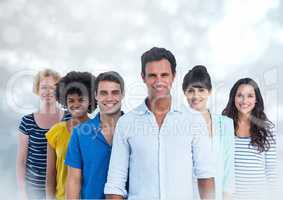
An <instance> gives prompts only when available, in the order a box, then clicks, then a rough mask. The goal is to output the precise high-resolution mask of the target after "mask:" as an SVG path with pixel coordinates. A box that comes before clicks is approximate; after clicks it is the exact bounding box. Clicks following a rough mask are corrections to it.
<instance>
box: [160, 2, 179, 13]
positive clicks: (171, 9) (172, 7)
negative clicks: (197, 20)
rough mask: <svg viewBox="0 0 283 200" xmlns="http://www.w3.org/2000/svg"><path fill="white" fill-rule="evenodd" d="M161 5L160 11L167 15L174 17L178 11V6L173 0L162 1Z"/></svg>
mask: <svg viewBox="0 0 283 200" xmlns="http://www.w3.org/2000/svg"><path fill="white" fill-rule="evenodd" d="M160 3H161V9H162V10H164V11H166V12H167V13H168V14H171V15H175V14H177V11H178V9H179V4H178V3H176V1H175V0H163V1H161V2H160Z"/></svg>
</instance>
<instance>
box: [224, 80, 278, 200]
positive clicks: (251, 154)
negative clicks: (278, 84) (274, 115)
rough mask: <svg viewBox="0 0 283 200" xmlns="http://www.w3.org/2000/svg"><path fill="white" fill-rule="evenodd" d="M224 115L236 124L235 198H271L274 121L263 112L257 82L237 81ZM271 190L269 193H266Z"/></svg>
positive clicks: (274, 177) (273, 169)
mask: <svg viewBox="0 0 283 200" xmlns="http://www.w3.org/2000/svg"><path fill="white" fill-rule="evenodd" d="M223 114H224V115H226V116H228V117H230V118H232V119H233V120H234V127H235V184H236V185H235V186H236V188H235V194H234V195H233V196H234V197H235V199H267V198H269V199H271V197H272V195H274V193H273V192H272V191H274V190H273V189H274V186H275V182H276V181H275V179H276V176H277V175H276V162H277V161H276V142H275V136H274V134H273V132H272V128H273V124H272V123H271V121H269V120H268V118H267V117H266V115H265V113H264V103H263V98H262V96H261V92H260V90H259V87H258V85H257V83H256V82H255V81H254V80H252V79H250V78H243V79H240V80H238V81H237V82H236V83H235V85H234V86H233V87H232V89H231V91H230V96H229V101H228V104H227V106H226V108H225V109H224V111H223ZM269 192H270V193H269Z"/></svg>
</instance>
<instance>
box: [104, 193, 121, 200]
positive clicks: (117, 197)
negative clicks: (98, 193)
mask: <svg viewBox="0 0 283 200" xmlns="http://www.w3.org/2000/svg"><path fill="white" fill-rule="evenodd" d="M106 199H113V200H120V199H124V197H123V196H121V195H116V194H107V195H106Z"/></svg>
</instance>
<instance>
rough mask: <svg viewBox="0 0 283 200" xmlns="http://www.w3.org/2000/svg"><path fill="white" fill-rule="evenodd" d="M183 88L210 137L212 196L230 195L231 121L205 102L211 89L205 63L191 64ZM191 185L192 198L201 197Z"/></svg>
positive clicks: (231, 173)
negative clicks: (213, 192) (212, 156)
mask: <svg viewBox="0 0 283 200" xmlns="http://www.w3.org/2000/svg"><path fill="white" fill-rule="evenodd" d="M183 91H184V94H185V96H186V97H187V101H188V104H189V105H190V107H191V108H192V109H194V110H197V111H199V112H201V114H202V116H203V117H204V119H205V121H206V123H207V128H208V130H209V134H210V139H211V144H212V147H211V150H212V152H213V154H214V156H215V166H214V167H215V171H216V175H215V177H214V182H215V199H217V200H222V199H227V198H229V197H231V195H232V192H233V188H234V159H233V155H234V126H233V121H232V120H231V119H230V118H228V117H226V116H223V115H219V114H215V113H211V112H210V110H209V109H208V106H207V102H208V99H209V96H210V95H211V92H212V83H211V79H210V75H209V73H208V72H207V70H206V67H205V66H202V65H197V66H194V67H193V68H192V69H191V70H189V72H188V73H187V74H186V75H185V77H184V80H183ZM207 148H210V147H207ZM196 185H197V183H195V184H194V199H200V197H199V195H198V190H197V187H196Z"/></svg>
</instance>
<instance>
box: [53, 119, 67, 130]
mask: <svg viewBox="0 0 283 200" xmlns="http://www.w3.org/2000/svg"><path fill="white" fill-rule="evenodd" d="M66 127H67V122H66V121H63V122H58V123H56V124H54V125H53V126H52V127H51V129H50V130H49V132H50V131H54V132H58V131H59V132H62V130H64V129H65V128H66Z"/></svg>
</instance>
